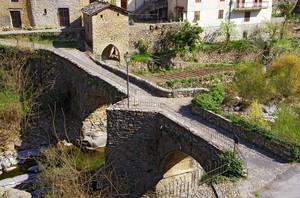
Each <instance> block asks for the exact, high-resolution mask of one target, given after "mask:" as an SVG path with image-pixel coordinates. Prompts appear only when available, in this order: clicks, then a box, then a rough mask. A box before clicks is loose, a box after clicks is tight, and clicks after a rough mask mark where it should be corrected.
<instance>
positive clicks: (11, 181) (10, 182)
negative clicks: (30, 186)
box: [0, 173, 37, 188]
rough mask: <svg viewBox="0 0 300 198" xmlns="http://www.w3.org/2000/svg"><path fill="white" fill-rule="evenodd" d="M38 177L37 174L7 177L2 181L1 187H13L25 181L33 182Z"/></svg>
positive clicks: (0, 182)
mask: <svg viewBox="0 0 300 198" xmlns="http://www.w3.org/2000/svg"><path fill="white" fill-rule="evenodd" d="M36 177H37V174H33V173H32V174H23V175H19V176H16V177H13V178H7V179H3V180H1V181H0V187H5V188H13V187H16V186H17V185H20V184H24V183H31V182H33V181H34V180H35V179H36Z"/></svg>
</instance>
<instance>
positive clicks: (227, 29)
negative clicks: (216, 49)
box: [220, 21, 236, 43]
mask: <svg viewBox="0 0 300 198" xmlns="http://www.w3.org/2000/svg"><path fill="white" fill-rule="evenodd" d="M235 28H236V26H235V24H234V23H233V22H230V21H223V22H222V23H221V26H220V32H221V34H222V35H224V36H225V43H228V42H229V41H230V39H231V36H232V34H233V33H234V32H235Z"/></svg>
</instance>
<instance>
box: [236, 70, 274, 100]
mask: <svg viewBox="0 0 300 198" xmlns="http://www.w3.org/2000/svg"><path fill="white" fill-rule="evenodd" d="M234 84H235V87H236V88H237V91H238V93H239V95H240V96H242V97H243V99H246V100H250V101H251V100H257V101H258V102H265V101H268V100H269V99H271V98H272V97H273V93H274V89H273V87H272V86H271V84H270V83H269V82H268V81H267V79H266V75H265V74H264V72H263V67H262V66H261V65H259V64H251V65H243V66H241V67H240V68H238V70H237V72H236V75H235V79H234Z"/></svg>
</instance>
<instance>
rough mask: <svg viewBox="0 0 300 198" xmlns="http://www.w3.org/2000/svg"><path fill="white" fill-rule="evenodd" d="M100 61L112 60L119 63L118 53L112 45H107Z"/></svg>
mask: <svg viewBox="0 0 300 198" xmlns="http://www.w3.org/2000/svg"><path fill="white" fill-rule="evenodd" d="M101 58H102V60H113V61H118V62H120V60H121V59H120V51H119V50H118V48H117V47H116V46H114V45H112V44H110V45H108V46H107V47H106V48H105V49H104V50H103V52H102V55H101Z"/></svg>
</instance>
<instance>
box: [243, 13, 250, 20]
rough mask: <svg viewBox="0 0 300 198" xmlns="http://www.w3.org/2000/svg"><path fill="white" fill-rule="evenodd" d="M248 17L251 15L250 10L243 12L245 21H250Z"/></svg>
mask: <svg viewBox="0 0 300 198" xmlns="http://www.w3.org/2000/svg"><path fill="white" fill-rule="evenodd" d="M250 17H251V12H250V11H247V12H245V17H244V21H245V22H249V21H250Z"/></svg>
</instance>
